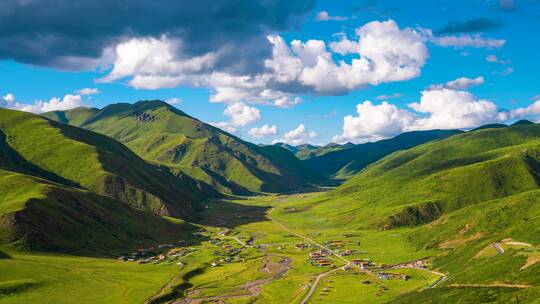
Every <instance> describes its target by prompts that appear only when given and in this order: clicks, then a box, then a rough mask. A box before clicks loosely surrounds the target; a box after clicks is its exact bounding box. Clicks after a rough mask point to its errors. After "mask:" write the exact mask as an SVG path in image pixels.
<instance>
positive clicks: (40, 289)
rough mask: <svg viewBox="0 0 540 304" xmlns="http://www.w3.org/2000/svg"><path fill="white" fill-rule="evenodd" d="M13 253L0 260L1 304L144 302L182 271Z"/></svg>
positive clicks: (96, 260) (169, 268)
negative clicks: (177, 272) (7, 257)
mask: <svg viewBox="0 0 540 304" xmlns="http://www.w3.org/2000/svg"><path fill="white" fill-rule="evenodd" d="M11 255H12V258H10V259H7V260H2V261H1V262H0V302H1V303H51V304H52V303H141V302H143V301H144V300H146V299H147V298H148V297H150V296H151V295H152V293H153V292H155V290H158V289H159V288H161V287H162V286H163V284H164V282H166V281H168V280H169V279H171V278H172V277H173V276H174V274H175V272H176V271H177V269H176V268H174V267H170V266H164V265H137V264H135V263H124V262H119V261H115V260H110V259H96V258H83V257H70V256H52V255H40V254H23V253H12V254H11Z"/></svg>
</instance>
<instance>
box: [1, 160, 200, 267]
mask: <svg viewBox="0 0 540 304" xmlns="http://www.w3.org/2000/svg"><path fill="white" fill-rule="evenodd" d="M0 191H1V195H0V244H3V245H8V246H11V247H14V248H17V249H20V250H32V251H48V252H51V251H52V252H62V253H71V254H84V255H89V256H101V255H113V254H116V253H117V252H118V251H120V250H124V251H125V250H129V251H131V250H134V249H135V248H136V246H144V245H146V246H149V245H152V246H153V245H155V244H159V243H162V242H174V241H176V240H178V239H182V238H184V237H186V235H187V234H188V233H189V232H190V231H193V230H194V228H192V227H191V226H190V225H189V224H186V223H184V222H182V221H179V220H175V221H173V220H167V219H164V218H162V217H159V216H157V215H153V214H149V213H146V212H143V211H140V210H136V209H133V208H131V207H129V206H128V205H126V204H124V203H122V202H119V201H117V200H114V199H111V198H109V197H106V196H101V195H98V194H95V193H92V192H89V191H86V190H82V189H76V188H73V187H68V186H63V185H60V184H56V183H53V182H50V181H47V180H44V179H40V178H37V177H34V176H30V175H24V174H19V173H15V172H10V171H6V170H1V169H0Z"/></svg>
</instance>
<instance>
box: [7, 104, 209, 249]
mask: <svg viewBox="0 0 540 304" xmlns="http://www.w3.org/2000/svg"><path fill="white" fill-rule="evenodd" d="M203 187H204V186H203V185H202V184H200V183H198V182H196V181H194V180H193V179H191V178H189V177H187V176H182V177H177V176H174V175H172V174H171V173H169V172H168V171H167V169H166V168H160V167H156V166H153V165H151V164H148V163H146V162H145V161H144V160H142V159H141V158H139V157H138V156H137V155H135V154H134V153H133V152H131V151H130V150H129V149H127V148H126V147H125V146H123V145H122V144H120V143H118V142H116V141H115V140H113V139H111V138H108V137H106V136H103V135H100V134H97V133H94V132H90V131H87V130H83V129H79V128H76V127H72V126H69V125H65V124H60V123H57V122H54V121H51V120H48V119H46V118H43V117H41V116H37V115H34V114H29V113H24V112H19V111H12V110H6V109H0V190H1V191H0V228H1V229H0V243H9V244H12V245H16V246H17V247H22V248H27V249H32V250H53V251H66V252H82V251H84V252H88V251H89V250H90V249H92V252H94V254H95V253H99V252H106V251H110V250H112V249H118V248H122V247H123V246H126V244H133V243H135V242H145V243H146V242H147V241H149V240H154V241H156V240H158V239H172V238H174V236H178V234H179V233H181V232H182V231H185V230H186V229H185V227H187V225H186V224H183V223H182V222H180V221H178V220H166V219H164V218H162V217H161V215H169V216H174V217H180V218H186V219H192V218H195V217H196V213H195V209H196V208H198V207H199V203H200V201H202V200H204V199H205V197H206V196H207V195H212V194H214V195H215V192H213V191H210V190H208V189H205V188H203Z"/></svg>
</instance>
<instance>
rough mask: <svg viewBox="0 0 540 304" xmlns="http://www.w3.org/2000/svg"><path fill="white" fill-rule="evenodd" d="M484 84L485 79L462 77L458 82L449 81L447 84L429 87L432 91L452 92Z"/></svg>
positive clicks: (480, 77)
mask: <svg viewBox="0 0 540 304" xmlns="http://www.w3.org/2000/svg"><path fill="white" fill-rule="evenodd" d="M483 83H484V77H482V76H479V77H476V78H467V77H460V78H458V79H456V80H452V81H449V82H447V83H445V84H436V85H432V86H430V87H429V89H430V90H440V89H443V88H444V89H450V90H466V89H468V88H470V87H474V86H477V85H481V84H483Z"/></svg>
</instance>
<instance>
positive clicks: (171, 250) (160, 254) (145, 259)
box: [117, 240, 194, 264]
mask: <svg viewBox="0 0 540 304" xmlns="http://www.w3.org/2000/svg"><path fill="white" fill-rule="evenodd" d="M183 245H185V242H184V241H183V240H180V241H177V242H176V244H160V245H157V246H152V247H149V248H139V249H137V250H136V251H134V252H132V253H130V254H127V255H122V256H120V257H118V258H117V259H118V260H119V261H127V262H137V263H139V264H146V263H150V262H161V261H164V260H166V259H167V258H171V259H176V258H179V257H181V256H184V255H186V254H188V253H190V252H192V251H193V250H194V249H190V248H185V247H180V246H183Z"/></svg>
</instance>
